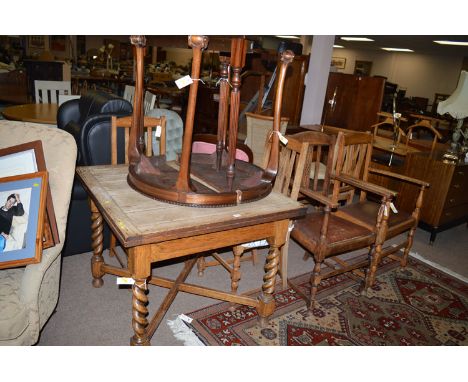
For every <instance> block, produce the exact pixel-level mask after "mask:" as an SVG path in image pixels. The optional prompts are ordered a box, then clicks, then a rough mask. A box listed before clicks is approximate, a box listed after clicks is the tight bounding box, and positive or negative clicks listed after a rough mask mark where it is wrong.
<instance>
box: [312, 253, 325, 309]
mask: <svg viewBox="0 0 468 382" xmlns="http://www.w3.org/2000/svg"><path fill="white" fill-rule="evenodd" d="M314 260H315V259H314ZM322 262H323V260H322V261H318V260H317V261H315V265H314V270H313V271H312V276H311V277H310V285H311V287H310V302H309V310H312V309H314V307H315V296H316V295H317V290H318V286H319V284H320V281H321V277H320V270H321V267H322Z"/></svg>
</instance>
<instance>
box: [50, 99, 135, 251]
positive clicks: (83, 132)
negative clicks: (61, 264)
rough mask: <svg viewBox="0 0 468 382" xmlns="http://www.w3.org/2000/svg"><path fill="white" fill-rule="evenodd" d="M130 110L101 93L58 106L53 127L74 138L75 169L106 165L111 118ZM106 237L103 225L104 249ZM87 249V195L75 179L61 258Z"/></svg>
mask: <svg viewBox="0 0 468 382" xmlns="http://www.w3.org/2000/svg"><path fill="white" fill-rule="evenodd" d="M132 110H133V108H132V105H131V104H130V103H129V102H128V101H126V100H124V99H123V98H120V97H117V96H115V95H112V94H108V93H105V92H102V91H88V92H87V93H86V94H85V95H83V96H82V97H81V98H80V99H76V100H71V101H67V102H65V103H63V104H62V105H61V106H60V107H59V110H58V112H57V127H58V128H59V129H63V130H65V131H67V132H69V133H70V134H72V135H73V137H74V138H75V141H76V144H77V146H78V157H77V166H92V165H98V164H109V163H110V129H111V116H112V115H116V116H119V117H121V116H126V115H130V114H131V113H132ZM122 144H123V141H122ZM121 151H122V150H121ZM108 237H109V230H108V228H107V226H106V227H105V232H104V246H107V243H108ZM90 250H91V211H90V209H89V205H88V195H87V193H86V191H85V190H84V189H83V187H82V185H81V183H80V181H79V180H77V179H75V182H74V185H73V193H72V201H71V205H70V214H69V222H68V230H67V241H66V243H65V247H64V250H63V255H64V256H67V255H74V254H78V253H83V252H88V251H90Z"/></svg>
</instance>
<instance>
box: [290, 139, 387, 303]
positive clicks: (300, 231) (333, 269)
mask: <svg viewBox="0 0 468 382" xmlns="http://www.w3.org/2000/svg"><path fill="white" fill-rule="evenodd" d="M314 134H315V135H314V136H312V135H311V136H310V138H309V146H310V148H309V155H310V163H311V166H315V167H316V168H317V169H318V167H319V163H326V172H325V176H324V177H323V179H319V178H318V171H317V172H316V174H317V175H316V177H315V178H313V179H311V180H310V182H309V183H308V185H304V186H303V187H302V188H301V190H300V192H301V194H303V195H305V196H306V197H308V198H310V199H311V200H312V201H313V202H314V203H315V204H316V205H315V206H311V207H309V211H308V213H307V215H306V217H305V218H304V219H299V220H298V221H296V222H295V224H294V229H293V230H292V232H291V236H292V238H293V239H294V240H295V241H296V242H298V243H299V244H300V245H301V246H302V247H303V248H305V249H306V251H308V252H309V253H310V254H311V255H312V256H313V258H314V261H315V265H314V268H313V272H312V276H311V293H310V298H309V299H308V298H307V297H306V296H305V295H304V294H303V293H302V292H301V291H300V290H299V289H298V288H297V287H295V286H294V285H292V286H293V287H294V288H295V289H296V290H298V292H299V293H300V294H301V295H302V297H304V298H305V299H306V300H308V302H309V309H313V308H314V304H315V296H316V294H317V289H318V286H319V284H320V282H321V281H322V280H324V279H326V278H329V277H331V276H335V275H338V274H341V273H345V272H353V273H355V274H358V275H359V276H362V277H365V285H364V290H367V288H369V286H370V282H371V279H369V277H368V275H369V272H367V275H366V276H364V274H363V273H362V272H361V271H359V268H363V267H368V265H369V264H370V258H373V257H375V256H378V255H379V253H380V251H381V249H382V243H383V239H384V237H385V232H386V224H387V223H386V219H387V217H388V215H386V213H385V212H386V211H388V209H389V208H390V207H389V205H390V201H391V200H392V197H393V196H394V195H395V193H394V192H392V191H389V190H387V189H385V188H383V187H380V186H376V185H372V184H370V183H368V182H365V181H364V180H362V179H358V178H356V177H354V176H352V174H356V173H359V172H360V171H361V169H362V168H363V166H366V165H368V163H366V161H365V158H362V157H360V155H359V153H352V156H353V157H354V158H355V159H357V161H356V165H355V166H351V165H349V164H346V167H345V168H346V170H347V174H346V173H344V172H343V173H342V172H341V169H342V167H343V160H342V158H343V153H342V152H341V153H340V152H339V151H338V152H337V153H336V151H335V145H340V144H341V143H340V142H341V141H342V140H343V139H344V134H343V133H342V132H339V133H338V135H327V134H324V133H320V132H315V133H314ZM368 135H369V136H370V138H371V139H372V135H370V134H368ZM339 147H340V146H338V148H339ZM335 153H336V155H337V157H335ZM358 167H359V168H358ZM332 170H338V171H337V173H334V172H332ZM348 174H349V175H348ZM332 180H333V182H332ZM356 191H360V192H361V193H362V194H364V195H365V194H366V193H367V192H371V193H372V194H374V195H376V196H377V197H378V198H379V199H380V202H379V203H377V206H378V208H377V210H376V211H373V215H372V217H371V219H372V223H371V224H368V225H367V226H363V225H362V224H359V222H355V221H353V220H352V219H347V218H344V217H342V215H341V211H342V208H343V207H342V204H343V203H349V204H348V205H352V204H353V203H352V200H353V196H354V193H355V192H356ZM358 249H366V254H367V256H360V255H359V256H353V257H352V258H348V257H349V255H348V253H349V252H351V251H354V250H358ZM324 264H325V265H326V266H327V271H326V272H325V271H324V272H322V266H323V265H324Z"/></svg>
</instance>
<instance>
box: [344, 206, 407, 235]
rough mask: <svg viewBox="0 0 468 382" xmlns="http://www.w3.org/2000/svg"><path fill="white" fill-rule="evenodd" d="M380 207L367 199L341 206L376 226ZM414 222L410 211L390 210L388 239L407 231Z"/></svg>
mask: <svg viewBox="0 0 468 382" xmlns="http://www.w3.org/2000/svg"><path fill="white" fill-rule="evenodd" d="M379 208H380V204H379V203H375V202H372V201H368V200H366V201H364V202H359V203H353V204H349V205H347V206H344V207H342V208H341V211H342V212H343V213H347V214H349V215H352V216H353V217H355V218H357V219H359V220H361V221H363V222H364V223H366V224H368V225H370V226H372V227H374V226H375V223H376V216H377V213H378V210H379ZM413 224H414V219H413V217H412V216H411V215H410V214H409V213H407V212H405V211H398V213H393V212H390V216H389V218H388V231H387V239H388V238H392V237H394V236H396V235H399V234H400V233H402V232H404V231H407V230H408V229H410V228H411V227H412V226H413Z"/></svg>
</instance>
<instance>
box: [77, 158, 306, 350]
mask: <svg viewBox="0 0 468 382" xmlns="http://www.w3.org/2000/svg"><path fill="white" fill-rule="evenodd" d="M76 172H77V175H78V178H79V179H80V181H81V182H82V184H83V186H84V188H85V189H86V191H87V193H88V196H89V199H90V206H91V220H92V225H91V228H92V247H93V256H92V260H91V270H92V276H93V286H94V287H100V286H102V285H103V281H104V280H103V276H104V275H105V274H112V275H116V276H120V277H127V278H131V280H132V283H133V287H132V292H133V300H132V307H131V309H132V316H133V320H132V326H133V330H134V335H133V337H132V338H131V340H130V344H131V345H149V344H150V340H151V337H152V336H153V334H154V332H155V331H156V329H157V327H158V326H159V324H160V322H161V321H162V319H163V318H164V315H165V314H166V312H167V310H168V309H169V307H170V305H171V304H172V301H173V300H174V299H175V297H176V295H177V293H178V292H186V293H191V294H196V295H200V296H205V297H210V298H215V299H218V300H222V301H229V302H231V303H237V304H241V305H248V306H251V307H254V308H256V309H257V312H258V315H259V324H260V325H262V326H263V325H266V323H267V320H268V317H269V316H270V315H271V314H272V313H273V311H274V310H275V300H274V299H273V292H274V289H275V278H276V273H277V271H278V263H279V256H280V250H281V247H282V246H283V245H284V244H285V242H286V237H287V232H288V227H289V222H290V220H291V219H292V220H294V219H297V218H300V217H303V216H304V215H305V212H306V207H304V206H303V205H302V204H300V203H299V202H296V201H293V200H292V199H291V198H288V197H287V196H285V195H283V194H281V193H278V192H271V193H270V194H269V195H268V196H267V197H265V198H263V199H261V200H257V201H254V202H250V203H242V204H239V205H236V206H230V207H229V206H227V207H219V208H200V207H190V206H182V205H177V204H170V203H166V202H161V201H157V200H154V199H152V198H149V197H147V196H145V195H143V194H141V193H139V192H137V191H135V190H134V189H133V188H131V187H130V186H129V185H128V183H127V175H128V166H127V165H104V166H88V167H78V168H77V170H76ZM104 220H105V221H106V222H107V224H108V226H109V227H110V229H111V231H112V233H113V234H114V235H115V236H116V237H117V239H118V241H119V242H120V244H121V246H122V247H123V248H124V249H125V251H126V253H127V257H128V259H127V264H126V266H124V265H125V264H123V265H122V267H117V266H113V265H111V264H110V263H107V262H106V261H105V260H104V257H103V245H102V243H103V223H104ZM261 239H266V240H267V241H268V243H269V244H270V250H269V253H268V255H267V257H266V261H265V267H264V269H265V273H264V275H263V280H259V284H261V287H262V292H261V294H260V296H259V297H258V298H254V297H250V296H248V295H243V294H236V293H233V292H232V291H231V292H225V291H222V290H217V289H213V288H207V287H204V286H202V285H195V284H189V283H186V282H185V279H186V278H187V276H188V275H189V273H190V271H191V269H192V267H193V266H194V264H195V262H196V260H197V258H198V256H202V255H203V254H204V253H206V252H207V251H208V252H210V251H213V250H216V249H219V248H224V247H232V246H234V245H238V244H241V243H247V242H251V241H256V240H261ZM283 255H285V254H283ZM169 259H171V260H177V259H178V260H182V259H183V260H184V261H185V266H184V268H183V270H182V271H181V273H180V274H179V276H178V277H177V278H176V279H175V280H172V279H169V278H166V277H156V276H155V275H153V274H152V271H151V269H152V264H154V265H157V263H158V262H162V261H165V260H169ZM239 279H240V272H239V269H238V268H236V266H235V272H233V273H232V275H231V282H232V283H233V282H235V283H237V282H238V281H239ZM150 284H151V285H156V286H159V287H163V288H168V289H169V290H170V291H169V292H168V294H167V296H166V298H165V299H164V301H163V302H162V304H161V306H160V308H159V309H158V310H157V312H156V313H155V314H154V316H153V317H152V319H151V320H148V318H147V315H148V308H147V304H148V296H147V291H148V285H150ZM231 287H232V284H231ZM109 325H112V323H109Z"/></svg>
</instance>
